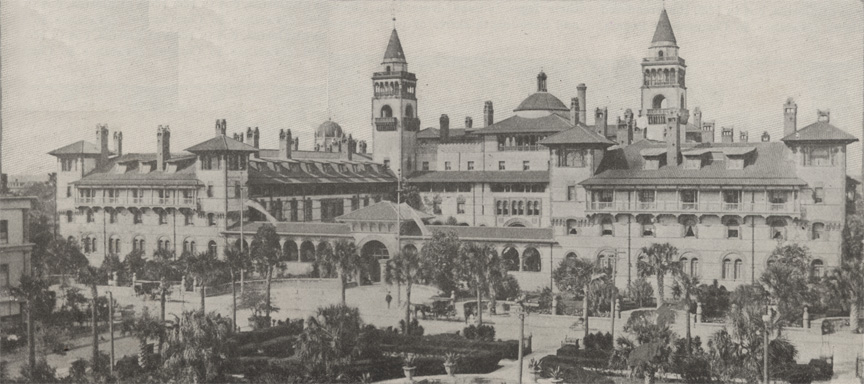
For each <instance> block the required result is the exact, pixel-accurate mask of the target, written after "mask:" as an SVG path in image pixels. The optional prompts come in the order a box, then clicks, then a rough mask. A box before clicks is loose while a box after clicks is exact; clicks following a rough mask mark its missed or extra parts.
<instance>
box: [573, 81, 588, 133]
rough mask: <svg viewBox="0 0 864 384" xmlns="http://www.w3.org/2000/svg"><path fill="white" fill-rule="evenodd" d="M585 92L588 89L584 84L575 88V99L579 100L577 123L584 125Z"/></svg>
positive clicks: (585, 113) (586, 114) (586, 101)
mask: <svg viewBox="0 0 864 384" xmlns="http://www.w3.org/2000/svg"><path fill="white" fill-rule="evenodd" d="M587 90H588V87H586V86H585V83H580V84H579V85H577V86H576V98H578V99H579V122H580V123H582V124H586V125H587V124H588V100H587V99H586V97H587V92H586V91H587Z"/></svg>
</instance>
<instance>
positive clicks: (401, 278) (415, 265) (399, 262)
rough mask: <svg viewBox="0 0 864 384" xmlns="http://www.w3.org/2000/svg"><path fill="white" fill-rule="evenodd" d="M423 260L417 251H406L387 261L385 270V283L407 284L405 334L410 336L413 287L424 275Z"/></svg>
mask: <svg viewBox="0 0 864 384" xmlns="http://www.w3.org/2000/svg"><path fill="white" fill-rule="evenodd" d="M423 270H424V263H423V259H422V258H421V257H420V254H419V253H417V251H413V250H406V251H404V252H399V253H397V254H395V255H393V258H392V259H390V260H388V261H387V269H385V277H384V278H385V281H387V282H388V283H392V282H397V283H399V284H405V334H406V335H407V334H409V331H410V328H411V287H412V286H413V285H414V282H415V281H418V280H419V279H420V277H421V276H422V274H423Z"/></svg>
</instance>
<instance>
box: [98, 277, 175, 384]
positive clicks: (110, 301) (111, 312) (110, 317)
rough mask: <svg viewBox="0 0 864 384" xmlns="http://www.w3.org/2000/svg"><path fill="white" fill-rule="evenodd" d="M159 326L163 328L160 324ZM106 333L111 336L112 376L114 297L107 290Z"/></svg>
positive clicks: (112, 362) (112, 370)
mask: <svg viewBox="0 0 864 384" xmlns="http://www.w3.org/2000/svg"><path fill="white" fill-rule="evenodd" d="M160 326H164V322H163V324H160ZM108 333H109V334H111V374H112V375H113V374H114V295H113V294H112V293H111V290H110V289H109V290H108Z"/></svg>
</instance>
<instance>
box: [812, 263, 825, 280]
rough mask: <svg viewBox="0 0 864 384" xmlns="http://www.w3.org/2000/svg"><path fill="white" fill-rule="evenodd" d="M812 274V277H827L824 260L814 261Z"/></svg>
mask: <svg viewBox="0 0 864 384" xmlns="http://www.w3.org/2000/svg"><path fill="white" fill-rule="evenodd" d="M810 274H811V276H812V277H822V276H825V265H824V264H823V263H822V260H813V263H812V264H811V270H810Z"/></svg>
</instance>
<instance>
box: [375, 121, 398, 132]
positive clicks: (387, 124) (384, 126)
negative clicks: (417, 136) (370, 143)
mask: <svg viewBox="0 0 864 384" xmlns="http://www.w3.org/2000/svg"><path fill="white" fill-rule="evenodd" d="M398 122H399V119H397V118H395V117H376V118H375V129H377V130H378V131H379V132H380V131H395V130H396V125H397V124H398Z"/></svg>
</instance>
